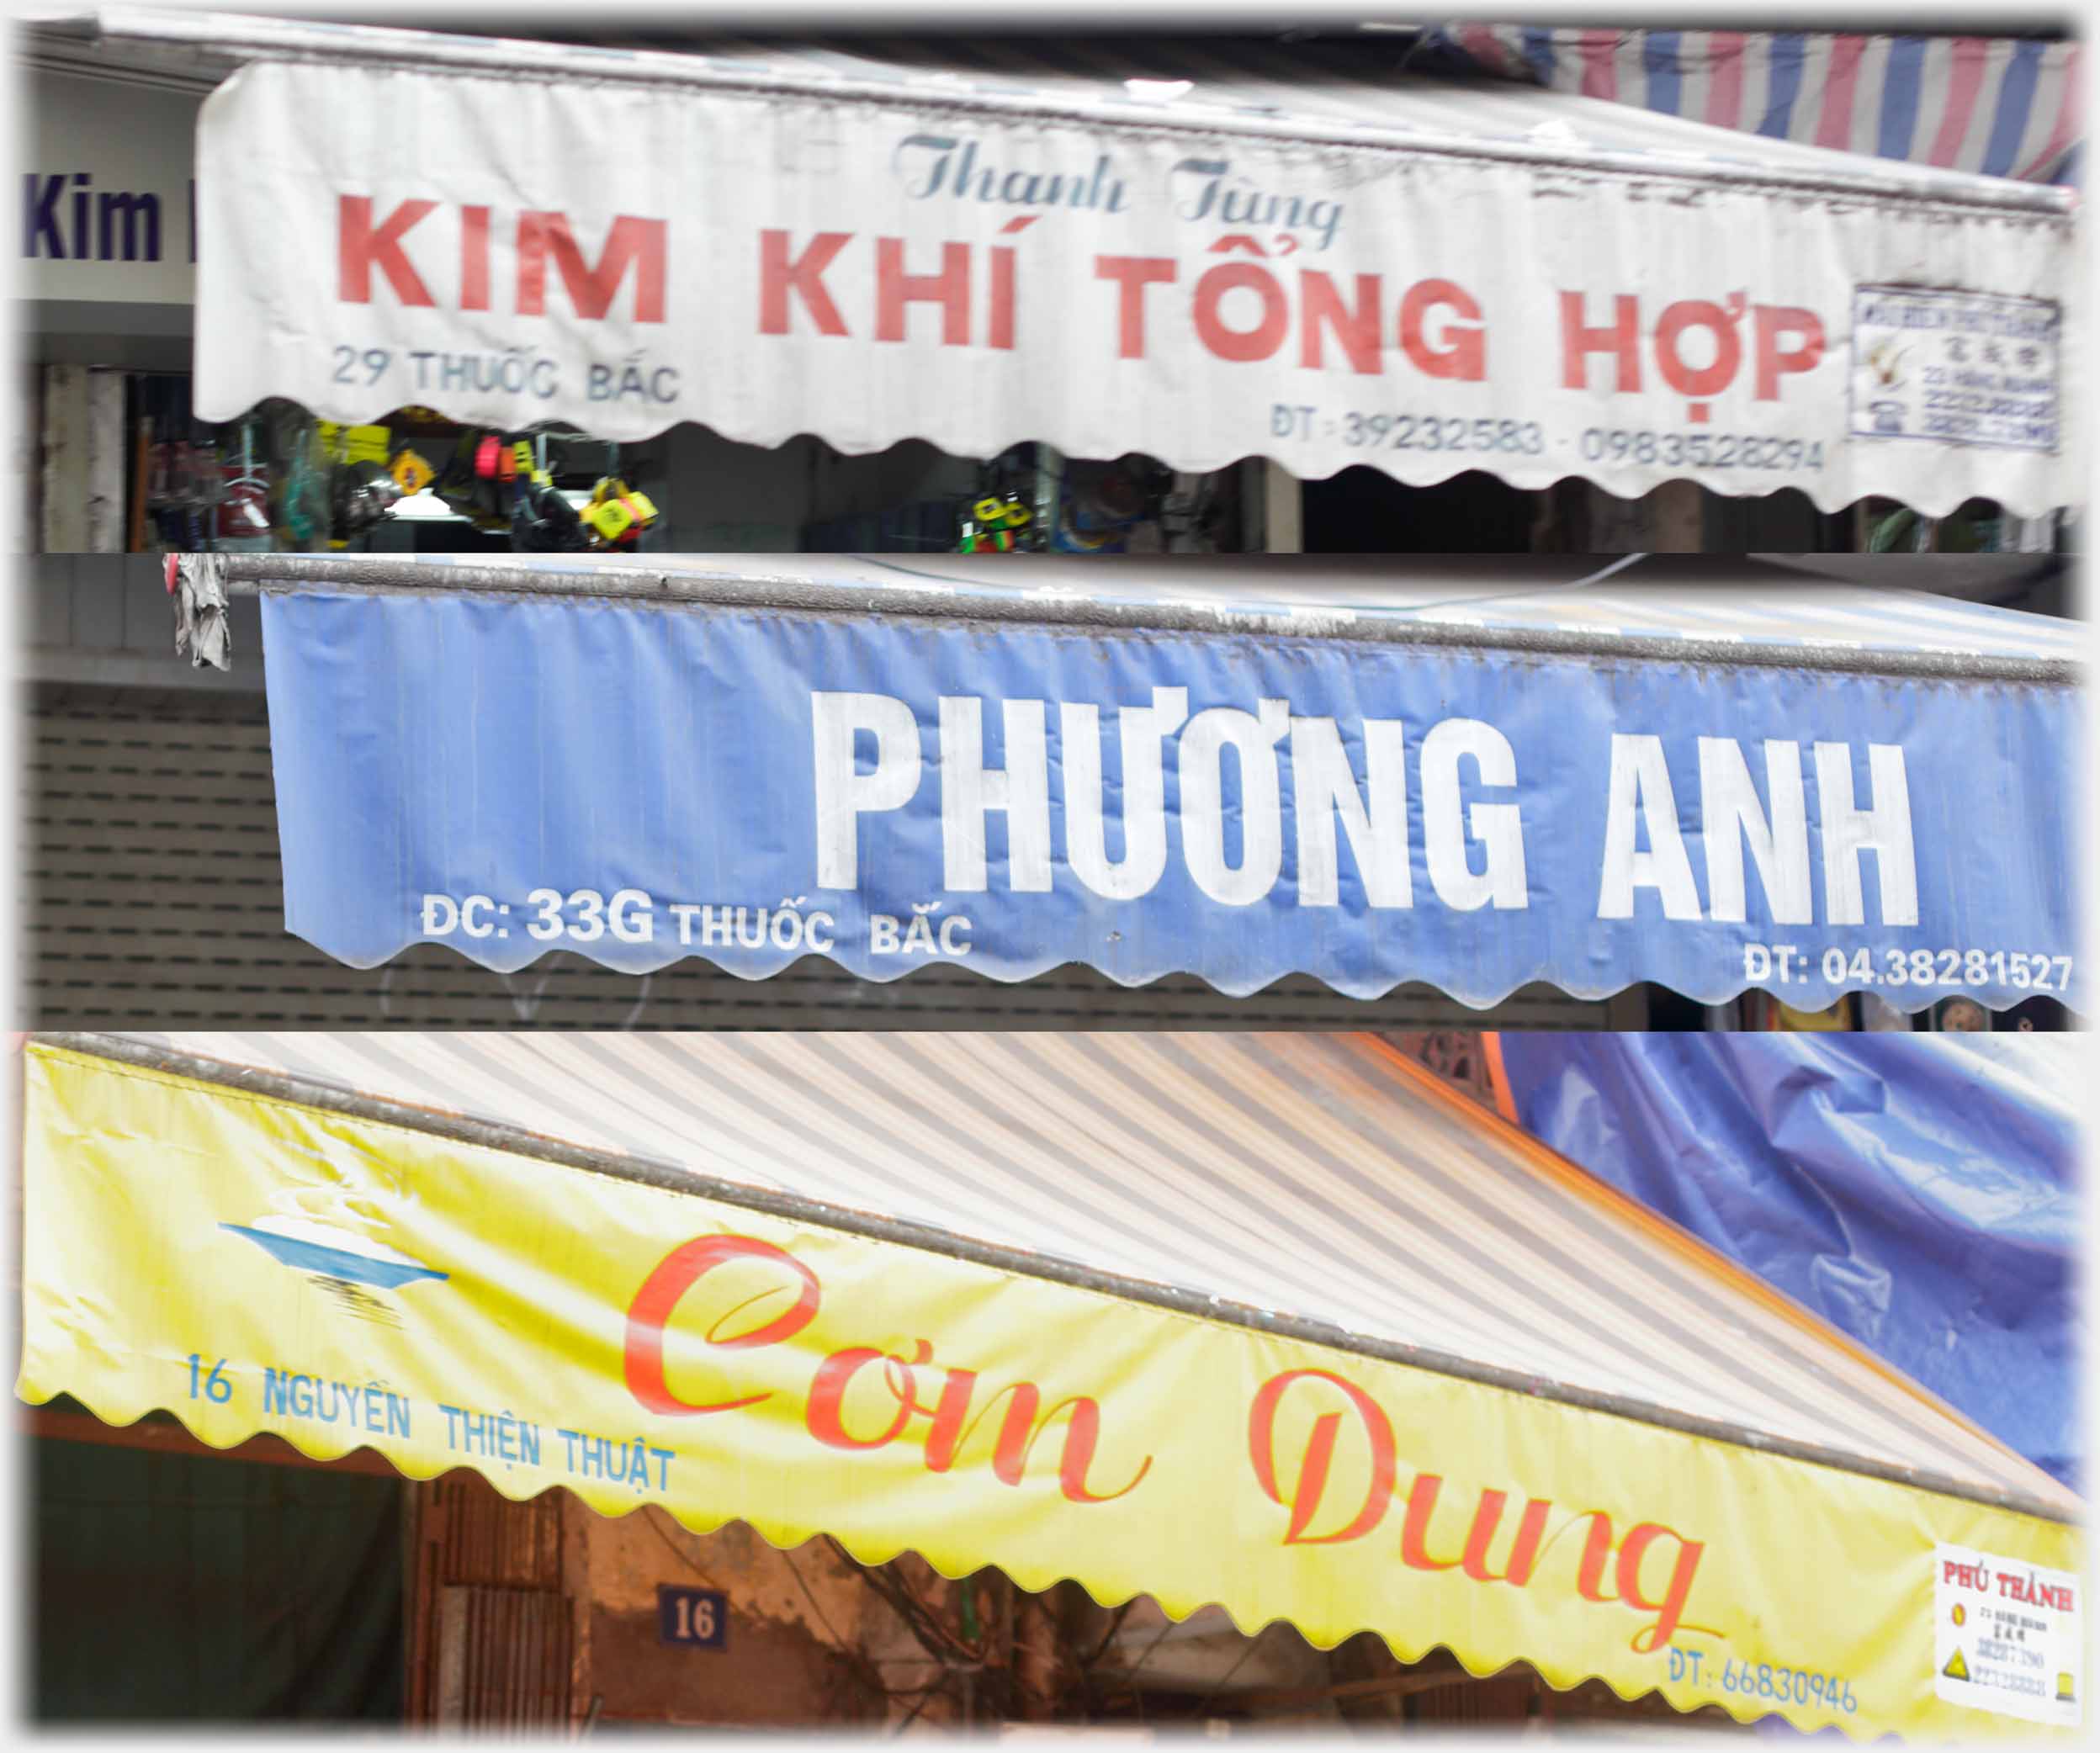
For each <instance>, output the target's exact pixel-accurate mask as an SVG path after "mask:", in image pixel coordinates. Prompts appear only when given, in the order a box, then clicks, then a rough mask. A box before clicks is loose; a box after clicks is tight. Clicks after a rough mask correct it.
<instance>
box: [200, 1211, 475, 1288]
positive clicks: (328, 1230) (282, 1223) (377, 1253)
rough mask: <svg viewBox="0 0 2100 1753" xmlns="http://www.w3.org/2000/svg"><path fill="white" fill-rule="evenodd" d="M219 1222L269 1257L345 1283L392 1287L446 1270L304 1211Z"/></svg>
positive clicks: (437, 1275) (439, 1276)
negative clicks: (297, 1214) (300, 1214)
mask: <svg viewBox="0 0 2100 1753" xmlns="http://www.w3.org/2000/svg"><path fill="white" fill-rule="evenodd" d="M219 1227H220V1229H222V1230H231V1231H233V1233H234V1234H235V1235H236V1236H245V1237H247V1238H248V1240H249V1241H251V1242H253V1243H255V1245H256V1246H257V1247H259V1248H261V1249H262V1251H263V1252H264V1253H267V1254H268V1255H269V1256H270V1258H272V1259H273V1260H277V1261H278V1262H280V1263H283V1264H284V1265H286V1266H289V1267H291V1268H294V1270H296V1271H300V1272H311V1273H317V1274H320V1275H321V1277H322V1278H326V1279H341V1280H342V1281H343V1282H345V1283H347V1284H372V1285H375V1286H377V1287H378V1288H379V1290H398V1289H400V1286H402V1285H403V1284H414V1283H416V1280H417V1279H446V1278H448V1277H449V1276H450V1274H448V1273H443V1272H439V1271H437V1269H436V1268H434V1267H429V1266H426V1265H424V1264H423V1263H422V1261H420V1260H412V1259H411V1258H409V1257H408V1256H407V1255H406V1254H404V1253H400V1252H399V1251H398V1250H397V1249H395V1248H390V1247H387V1246H386V1244H385V1243H384V1242H374V1241H372V1240H371V1239H370V1238H369V1237H363V1236H360V1235H358V1233H357V1232H356V1231H353V1230H342V1229H337V1227H336V1226H334V1225H333V1224H325V1223H316V1221H314V1220H313V1219H311V1218H309V1217H258V1218H257V1219H256V1221H254V1222H253V1223H252V1224H245V1223H222V1224H220V1226H219Z"/></svg>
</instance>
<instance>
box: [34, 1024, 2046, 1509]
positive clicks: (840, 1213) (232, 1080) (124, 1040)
mask: <svg viewBox="0 0 2100 1753" xmlns="http://www.w3.org/2000/svg"><path fill="white" fill-rule="evenodd" d="M29 1038H30V1039H31V1040H33V1041H40V1042H43V1043H45V1044H46V1045H48V1046H54V1047H59V1048H63V1049H65V1050H66V1051H70V1052H75V1053H82V1054H86V1055H87V1056H89V1057H93V1058H98V1059H106V1060H109V1061H110V1062H113V1063H115V1064H119V1065H130V1066H137V1067H142V1068H144V1069H146V1070H149V1071H156V1072H166V1073H167V1074H169V1075H171V1076H173V1077H178V1078H189V1079H192V1080H193V1081H194V1082H197V1083H209V1084H213V1085H215V1086H218V1087H220V1088H228V1089H238V1090H245V1091H247V1092H249V1093H250V1094H256V1095H260V1096H263V1097H266V1098H268V1099H272V1100H275V1101H281V1102H289V1103H294V1104H299V1105H300V1106H302V1107H308V1108H319V1109H322V1110H326V1111H327V1112H330V1113H333V1114H339V1115H343V1116H345V1117H346V1118H348V1119H351V1120H363V1121H366V1122H369V1123H370V1124H373V1125H391V1126H400V1127H405V1128H406V1129H408V1130H409V1131H416V1132H422V1133H427V1134H428V1135H430V1136H432V1137H437V1138H445V1139H449V1140H452V1141H454V1142H455V1143H459V1144H465V1145H471V1146H474V1147H477V1148H480V1149H484V1150H493V1151H501V1152H505V1153H506V1154H508V1155H511V1156H517V1157H531V1158H533V1160H535V1161H538V1162H553V1163H558V1164H560V1165H562V1166H563V1167H565V1168H577V1169H582V1170H586V1171H587V1172H588V1173H592V1174H602V1175H607V1176H610V1177H612V1178H613V1179H615V1180H621V1181H632V1182H636V1183H639V1184H641V1185H643V1186H647V1187H656V1188H661V1189H666V1190H667V1191H670V1192H673V1193H686V1194H692V1195H694V1196H696V1197H697V1198H701V1199H708V1200H715V1201H717V1202H719V1203H720V1204H723V1205H735V1206H739V1207H740V1208H742V1209H744V1210H754V1211H763V1212H766V1213H767V1214H768V1215H772V1216H775V1217H782V1218H786V1219H787V1220H789V1221H792V1222H796V1223H807V1224H814V1225H816V1226H820V1227H822V1228H825V1229H830V1230H839V1231H846V1232H847V1233H850V1234H852V1235H856V1236H862V1237H867V1239H869V1240H871V1241H875V1242H888V1243H891V1244H894V1245H895V1246H898V1247H915V1248H922V1249H925V1250H928V1251H930V1252H931V1253H938V1254H944V1255H947V1257H948V1258H951V1259H957V1260H967V1261H969V1262H972V1263H975V1264H978V1265H981V1266H989V1267H992V1268H995V1269H996V1270H999V1271H1001V1272H1010V1273H1015V1274H1020V1275H1021V1276H1023V1277H1027V1278H1033V1279H1047V1280H1048V1281H1050V1282H1052V1283H1053V1284H1068V1285H1070V1286H1072V1287H1074V1288H1075V1289H1078V1290H1091V1291H1095V1292H1097V1293H1099V1294H1100V1295H1108V1296H1113V1297H1117V1298H1120V1299H1122V1300H1124V1301H1126V1302H1136V1303H1145V1304H1149V1305H1151V1306H1153V1307H1154V1308H1161V1309H1169V1310H1172V1311H1175V1313H1177V1314H1183V1315H1193V1316H1200V1317H1201V1319H1203V1320H1206V1321H1219V1322H1222V1324H1224V1325H1226V1326H1228V1327H1247V1328H1250V1329H1252V1330H1253V1331H1254V1332H1263V1333H1274V1334H1276V1335H1278V1336H1280V1337H1284V1338H1289V1339H1300V1340H1303V1341H1305V1342H1306V1343H1308V1344H1312V1345H1322V1346H1325V1347H1327V1348H1329V1349H1330V1350H1334V1351H1342V1352H1348V1353H1352V1354H1354V1355H1356V1356H1359V1357H1366V1358H1378V1359H1380V1360H1381V1361H1382V1362H1385V1363H1389V1364H1404V1365H1406V1366H1407V1367H1408V1368H1409V1369H1422V1370H1428V1371H1429V1372H1432V1373H1433V1374H1439V1375H1447V1376H1452V1377H1456V1378H1457V1379H1459V1380H1465V1381H1471V1382H1477V1383H1479V1384H1480V1385H1482V1386H1485V1387H1490V1388H1498V1389H1502V1390H1505V1391H1507V1392H1509V1393H1513V1394H1522V1395H1526V1396H1530V1397H1531V1398H1533V1399H1537V1400H1546V1401H1556V1402H1557V1403H1558V1404H1560V1405H1562V1406H1579V1407H1581V1408H1583V1410H1585V1411H1593V1412H1604V1413H1608V1414H1609V1415H1610V1416H1612V1417H1619V1418H1629V1419H1631V1420H1633V1421H1634V1422H1636V1423H1641V1424H1647V1425H1652V1426H1654V1427H1657V1428H1658V1429H1663V1430H1668V1431H1674V1432H1677V1433H1678V1434H1680V1435H1683V1436H1689V1437H1705V1438H1710V1439H1711V1440H1713V1441H1715V1442H1717V1443H1730V1444H1731V1445H1733V1446H1734V1447H1736V1448H1751V1449H1755V1450H1757V1451H1758V1453H1759V1454H1772V1455H1779V1456H1783V1457H1784V1458H1785V1459H1790V1460H1796V1461H1806V1462H1808V1463H1810V1464H1813V1465H1816V1466H1822V1467H1833V1468H1836V1469H1837V1470H1839V1471H1840V1472H1844V1473H1853V1474H1858V1475H1861V1476H1863V1477H1864V1478H1868V1479H1879V1480H1885V1481H1887V1482H1888V1483H1890V1484H1891V1485H1899V1486H1908V1487H1910V1488H1912V1489H1913V1490H1916V1491H1933V1492H1937V1493H1938V1494H1939V1495H1940V1496H1947V1497H1958V1498H1961V1499H1963V1500H1965V1501H1968V1502H1970V1503H1981V1504H1987V1505H1989V1506H1991V1507H1992V1508H1994V1509H2002V1510H2012V1511H2013V1512H2017V1513H2018V1514H2020V1515H2023V1516H2033V1517H2037V1518H2038V1519H2039V1520H2041V1521H2044V1522H2055V1523H2064V1524H2066V1525H2067V1526H2068V1525H2074V1524H2075V1522H2076V1518H2075V1517H2073V1516H2072V1515H2071V1513H2069V1512H2066V1510H2064V1509H2062V1508H2060V1507H2056V1506H2055V1505H2052V1504H2050V1503H2047V1502H2045V1501H2043V1500H2041V1499H2039V1498H2036V1497H2032V1496H2028V1494H2026V1493H2025V1492H2022V1491H2007V1490H2004V1489H2002V1488H2000V1487H1997V1486H1985V1485H1978V1484H1975V1483H1974V1482H1973V1481H1970V1480H1958V1479H1954V1478H1950V1477H1949V1476H1948V1475H1944V1474H1940V1473H1935V1472H1933V1471H1931V1470H1928V1469H1925V1468H1918V1467H1904V1466H1900V1465H1897V1464H1895V1463H1894V1462H1889V1461H1880V1460H1876V1459H1873V1458H1871V1457H1869V1456H1864V1455H1855V1454H1847V1453H1845V1452H1844V1451H1843V1450H1842V1449H1834V1448H1827V1447H1826V1446H1825V1445H1823V1444H1821V1443H1802V1442H1799V1441H1795V1440H1793V1439H1791V1438H1779V1437H1774V1436H1769V1435H1767V1434H1765V1433H1763V1432H1759V1431H1753V1430H1750V1429H1748V1428H1747V1427H1743V1426H1741V1425H1733V1424H1730V1423H1727V1422H1725V1421H1724V1420H1721V1419H1715V1418H1702V1417H1698V1416H1696V1415H1695V1414H1693V1413H1690V1412H1685V1411H1679V1410H1678V1409H1677V1408H1675V1407H1673V1406H1657V1405H1655V1404H1652V1403H1651V1402H1649V1401H1640V1400H1636V1399H1634V1398H1632V1397H1631V1396H1625V1395H1617V1394H1607V1393H1604V1392H1600V1391H1599V1390H1595V1389H1591V1388H1583V1387H1580V1386H1578V1385H1574V1384H1572V1383H1568V1382H1561V1381H1556V1380H1553V1379H1552V1378H1551V1377H1550V1376H1542V1375H1533V1374H1526V1373H1525V1372H1523V1371H1520V1370H1514V1369H1502V1368H1500V1367H1498V1366H1497V1365H1495V1364H1486V1363H1482V1362H1481V1361H1479V1360H1478V1359H1477V1358H1466V1357H1461V1356H1458V1355H1456V1354H1455V1353H1448V1352H1439V1351H1433V1350H1430V1349H1429V1348H1425V1347H1421V1346H1413V1345H1405V1344H1401V1343H1397V1342H1396V1341H1393V1340H1388V1339H1378V1338H1373V1337H1370V1336H1368V1335H1366V1334H1362V1333H1352V1332H1349V1331H1348V1330H1346V1329H1345V1328H1343V1327H1334V1326H1332V1325H1330V1324H1329V1323H1328V1322H1326V1321H1309V1320H1307V1319H1305V1318H1303V1317H1302V1316H1291V1315H1279V1314H1276V1313H1275V1312H1273V1311H1270V1310H1265V1309H1257V1308H1254V1307H1252V1306H1250V1305H1247V1304H1244V1303H1237V1302H1228V1301H1225V1300H1222V1299H1220V1298H1217V1297H1214V1296H1210V1295H1205V1294H1204V1293H1202V1292H1201V1291H1197V1290H1182V1289H1180V1288H1178V1287H1176V1286H1174V1285H1170V1284H1155V1283H1152V1282H1150V1281H1148V1280H1146V1279H1130V1278H1124V1277H1122V1276H1119V1275H1118V1274H1114V1273H1107V1272H1101V1271H1098V1270H1096V1269H1095V1268H1092V1267H1090V1266H1086V1265H1083V1264H1081V1263H1079V1262H1077V1261H1072V1260H1065V1259H1060V1258H1058V1257H1057V1256H1055V1255H1052V1254H1041V1253H1032V1252H1029V1251H1026V1250H1022V1249H1019V1248H1009V1247H1000V1246H998V1245H997V1244H996V1243H993V1242H978V1241H976V1240H974V1239H973V1238H971V1237H964V1236H957V1235H955V1234H952V1233H951V1232H950V1231H946V1230H940V1229H936V1228H934V1227H933V1226H931V1225H927V1224H920V1223H914V1222H912V1221H909V1220H908V1219H903V1218H890V1217H879V1216H875V1215H871V1214H870V1213H868V1212H866V1211H857V1210H852V1209H851V1208H850V1207H846V1206H841V1205H828V1204H826V1203H825V1202H823V1201H821V1200H811V1199H805V1198H803V1197H801V1196H800V1195H798V1194H791V1193H782V1192H779V1191H777V1190H776V1189H772V1188H766V1187H755V1186H750V1185H748V1184H745V1183H742V1182H737V1181H725V1180H721V1179H719V1178H716V1177H714V1176H712V1175H703V1174H699V1173H695V1172H693V1171H692V1170H691V1169H687V1168H681V1167H680V1166H679V1165H677V1164H676V1163H671V1162H660V1161H658V1160H655V1159H653V1158H648V1157H626V1156H621V1155H618V1154H617V1153H615V1152H609V1151H598V1150H591V1149H589V1148H587V1147H584V1146H581V1145H571V1144H565V1143H563V1142H561V1141H559V1140H556V1139H552V1138H549V1137H548V1136H546V1135H545V1134H544V1133H540V1132H533V1131H527V1130H526V1129H525V1128H523V1127H522V1126H514V1125H508V1124H506V1123H505V1122H502V1121H498V1120H478V1119H475V1118H472V1117H470V1116H469V1115H464V1114H447V1113H442V1112H439V1111H437V1110H433V1109H429V1108H420V1107H416V1106H415V1105H413V1104H409V1103H406V1102H397V1101H393V1100H390V1099H388V1098H386V1097H384V1096H376V1095H369V1094H364V1093H363V1092H362V1091H358V1090H354V1089H352V1088H348V1087H347V1086H346V1085H344V1084H340V1083H325V1082H322V1081H321V1080H319V1079H317V1078H303V1077H299V1076H295V1075H293V1074H290V1073H288V1072H272V1071H262V1070H260V1069H257V1068H255V1067H248V1066H241V1065H233V1064H229V1063H227V1062H225V1061H223V1060H217V1059H207V1058H204V1057H201V1056H199V1055H197V1054H194V1053H187V1052H183V1051H180V1050H178V1049H177V1048H174V1047H168V1046H160V1045H157V1044H156V1043H155V1042H153V1041H145V1040H140V1039H136V1038H135V1037H130V1036H126V1035H107V1034H101V1033H94V1032H78V1031H39V1032H37V1033H35V1034H34V1035H31V1036H30V1037H29Z"/></svg>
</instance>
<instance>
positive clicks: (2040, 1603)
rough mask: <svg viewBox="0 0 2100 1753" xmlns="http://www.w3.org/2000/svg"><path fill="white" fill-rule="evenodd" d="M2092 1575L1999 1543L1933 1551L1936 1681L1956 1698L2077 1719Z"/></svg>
mask: <svg viewBox="0 0 2100 1753" xmlns="http://www.w3.org/2000/svg"><path fill="white" fill-rule="evenodd" d="M2084 1593H2085V1583H2084V1581H2083V1580H2082V1579H2081V1578H2080V1577H2076V1576H2072V1575H2071V1573H2070V1572H2069V1571H2068V1570H2039V1569H2037V1568H2036V1567H2035V1566H2034V1565H2030V1564H2028V1563H2025V1562H2024V1561H2023V1560H2019V1559H2013V1558H2006V1557H2004V1556H2002V1555H2001V1554H1997V1553H1992V1552H1974V1551H1971V1550H1970V1549H1968V1548H1967V1547H1964V1546H1939V1547H1936V1548H1935V1549H1933V1692H1936V1693H1937V1694H1938V1696H1939V1697H1940V1698H1941V1699H1943V1700H1944V1702H1946V1703H1949V1704H1962V1705H1966V1706H1967V1707H1968V1708H1970V1709H1971V1710H1983V1711H1991V1712H1995V1713H1997V1714H1998V1715H2000V1716H2007V1717H2019V1718H2022V1719H2024V1720H2025V1721H2027V1722H2030V1723H2046V1724H2052V1725H2054V1726H2055V1727H2058V1728H2063V1729H2076V1727H2077V1726H2078V1724H2079V1722H2080V1719H2081V1714H2082V1711H2083V1707H2084V1699H2085V1684H2086V1682H2085V1660H2084V1649H2085V1640H2084V1634H2083V1626H2084V1624H2085V1613H2084Z"/></svg>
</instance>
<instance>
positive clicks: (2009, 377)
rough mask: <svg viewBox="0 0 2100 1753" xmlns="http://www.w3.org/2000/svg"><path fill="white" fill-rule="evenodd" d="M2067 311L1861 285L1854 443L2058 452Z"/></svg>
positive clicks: (2018, 301)
mask: <svg viewBox="0 0 2100 1753" xmlns="http://www.w3.org/2000/svg"><path fill="white" fill-rule="evenodd" d="M2061 329H2062V313H2061V311H2060V308H2059V307H2058V306H2057V305H2055V303H2054V302H2052V301H2051V300H2050V299H2022V298H2001V297H1997V296H1994V295H1992V294H1988V293H1973V292H1945V291H1937V290H1928V289H1922V288H1917V287H1906V286H1862V287H1859V288H1858V289H1855V291H1854V294H1853V312H1852V436H1853V437H1854V438H1928V439H1934V440H1937V441H1938V442H1940V443H1942V444H1967V445H1979V446H1983V447H1986V448H1990V449H1994V450H2040V451H2053V450H2055V448H2056V445H2057V441H2058V437H2059V432H2058V423H2059V410H2058V406H2057V396H2058V389H2057V384H2058V375H2057V342H2058V338H2059V336H2060V331H2061Z"/></svg>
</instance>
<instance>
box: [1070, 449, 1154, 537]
mask: <svg viewBox="0 0 2100 1753" xmlns="http://www.w3.org/2000/svg"><path fill="white" fill-rule="evenodd" d="M1152 473H1153V474H1163V475H1164V474H1167V472H1166V471H1164V470H1159V469H1156V468H1155V469H1153V471H1152ZM1167 479H1168V481H1169V482H1170V481H1171V479H1172V477H1171V475H1167ZM1164 496H1165V495H1164V488H1161V489H1159V490H1153V486H1152V485H1150V484H1148V483H1147V482H1146V481H1145V480H1143V479H1141V477H1140V474H1139V473H1138V469H1133V468H1132V467H1130V466H1128V465H1127V464H1125V463H1069V464H1068V465H1067V466H1066V468H1065V471H1064V474H1063V479H1062V480H1061V481H1060V483H1059V492H1058V517H1057V522H1056V527H1054V529H1053V531H1052V532H1051V537H1050V546H1051V548H1053V549H1054V550H1055V551H1057V552H1058V553H1127V552H1128V549H1129V543H1130V536H1131V532H1132V531H1133V530H1134V529H1136V528H1137V527H1138V525H1139V524H1141V523H1144V522H1148V521H1153V520H1155V519H1156V517H1157V515H1158V514H1157V512H1156V511H1155V510H1154V506H1155V504H1156V503H1157V501H1158V500H1159V499H1161V498H1164Z"/></svg>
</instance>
